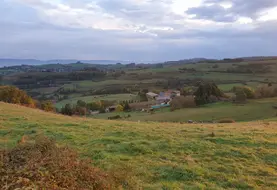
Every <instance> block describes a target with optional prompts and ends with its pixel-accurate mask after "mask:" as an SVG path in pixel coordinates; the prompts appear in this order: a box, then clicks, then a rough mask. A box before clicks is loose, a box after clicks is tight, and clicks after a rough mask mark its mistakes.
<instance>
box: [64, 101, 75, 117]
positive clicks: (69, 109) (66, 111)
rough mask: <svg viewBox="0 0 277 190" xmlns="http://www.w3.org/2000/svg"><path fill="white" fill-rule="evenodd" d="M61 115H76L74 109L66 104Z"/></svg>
mask: <svg viewBox="0 0 277 190" xmlns="http://www.w3.org/2000/svg"><path fill="white" fill-rule="evenodd" d="M61 113H62V114H64V115H69V116H71V115H73V114H74V109H73V108H72V106H71V105H70V104H66V105H65V106H64V107H63V108H62V109H61Z"/></svg>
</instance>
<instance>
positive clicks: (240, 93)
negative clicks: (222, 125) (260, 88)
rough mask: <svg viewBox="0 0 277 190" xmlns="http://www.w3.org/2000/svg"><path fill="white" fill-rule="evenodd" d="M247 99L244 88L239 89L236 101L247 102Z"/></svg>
mask: <svg viewBox="0 0 277 190" xmlns="http://www.w3.org/2000/svg"><path fill="white" fill-rule="evenodd" d="M246 101H247V96H246V94H245V93H244V91H243V90H238V91H237V92H236V98H235V102H237V103H245V102H246Z"/></svg>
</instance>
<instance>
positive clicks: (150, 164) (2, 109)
mask: <svg viewBox="0 0 277 190" xmlns="http://www.w3.org/2000/svg"><path fill="white" fill-rule="evenodd" d="M276 127H277V123H275V122H250V123H236V124H190V125H189V124H177V123H168V122H167V123H155V122H141V123H137V122H129V121H106V120H97V119H86V118H77V117H67V116H62V115H58V114H52V113H46V112H43V111H40V110H36V109H30V108H25V107H21V106H18V105H11V104H5V103H1V102H0V147H2V148H5V147H6V148H8V147H13V146H15V144H16V142H17V140H19V139H20V138H21V136H22V135H27V136H28V135H29V136H35V135H37V134H45V135H47V136H49V137H52V138H55V139H56V140H57V143H58V144H59V145H60V146H62V145H65V144H67V145H68V146H71V147H73V148H74V149H76V150H77V151H78V152H79V153H80V154H81V155H82V156H83V157H86V158H90V159H93V160H94V162H93V163H94V165H96V166H98V167H101V168H103V169H104V170H113V171H116V172H118V173H119V174H121V175H124V174H125V175H128V177H129V179H128V181H125V183H128V185H129V186H132V187H133V189H149V190H151V189H276V188H277V172H276V164H277V149H276V147H277V143H276V142H277V129H276Z"/></svg>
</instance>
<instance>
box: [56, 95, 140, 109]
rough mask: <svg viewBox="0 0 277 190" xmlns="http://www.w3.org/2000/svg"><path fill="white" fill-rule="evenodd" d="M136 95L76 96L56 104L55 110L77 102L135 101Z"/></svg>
mask: <svg viewBox="0 0 277 190" xmlns="http://www.w3.org/2000/svg"><path fill="white" fill-rule="evenodd" d="M136 99H137V95H134V94H109V95H101V96H100V95H98V96H97V95H95V96H76V97H73V98H69V99H66V100H62V101H60V102H57V103H56V107H57V108H61V107H63V106H64V105H65V104H76V103H77V101H78V100H83V101H85V102H87V103H90V102H97V101H100V100H108V101H116V102H117V101H124V100H136Z"/></svg>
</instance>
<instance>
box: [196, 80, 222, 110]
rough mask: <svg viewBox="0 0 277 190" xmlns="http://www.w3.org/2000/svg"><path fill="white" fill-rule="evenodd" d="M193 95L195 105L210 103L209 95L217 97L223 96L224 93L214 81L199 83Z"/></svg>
mask: <svg viewBox="0 0 277 190" xmlns="http://www.w3.org/2000/svg"><path fill="white" fill-rule="evenodd" d="M194 95H195V103H196V104H197V105H203V104H208V103H210V96H215V97H217V98H220V97H225V95H224V93H223V92H222V91H221V90H220V89H219V88H218V87H217V85H216V84H215V83H200V84H199V87H198V89H197V90H196V92H195V93H194Z"/></svg>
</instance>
